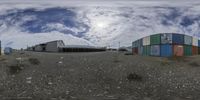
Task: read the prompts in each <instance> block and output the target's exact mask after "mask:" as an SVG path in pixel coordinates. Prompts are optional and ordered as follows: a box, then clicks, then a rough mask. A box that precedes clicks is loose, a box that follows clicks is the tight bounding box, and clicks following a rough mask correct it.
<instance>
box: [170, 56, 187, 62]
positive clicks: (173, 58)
mask: <svg viewBox="0 0 200 100" xmlns="http://www.w3.org/2000/svg"><path fill="white" fill-rule="evenodd" d="M168 60H172V61H178V62H185V61H186V57H185V56H176V55H174V56H172V57H168Z"/></svg>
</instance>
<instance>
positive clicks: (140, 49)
mask: <svg viewBox="0 0 200 100" xmlns="http://www.w3.org/2000/svg"><path fill="white" fill-rule="evenodd" d="M142 53H143V47H142V46H141V47H138V54H139V55H142Z"/></svg>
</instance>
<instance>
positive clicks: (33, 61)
mask: <svg viewBox="0 0 200 100" xmlns="http://www.w3.org/2000/svg"><path fill="white" fill-rule="evenodd" d="M28 61H29V62H30V63H31V64H32V65H39V64H40V61H39V60H38V59H37V58H29V59H28Z"/></svg>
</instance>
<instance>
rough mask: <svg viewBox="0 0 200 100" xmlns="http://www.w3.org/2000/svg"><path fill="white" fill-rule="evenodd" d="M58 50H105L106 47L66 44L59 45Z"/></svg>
mask: <svg viewBox="0 0 200 100" xmlns="http://www.w3.org/2000/svg"><path fill="white" fill-rule="evenodd" d="M59 49H60V52H100V51H106V47H94V46H87V45H67V46H63V47H59Z"/></svg>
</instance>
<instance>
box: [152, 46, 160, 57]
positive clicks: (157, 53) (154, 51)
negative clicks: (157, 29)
mask: <svg viewBox="0 0 200 100" xmlns="http://www.w3.org/2000/svg"><path fill="white" fill-rule="evenodd" d="M151 55H152V56H160V45H152V46H151Z"/></svg>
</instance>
